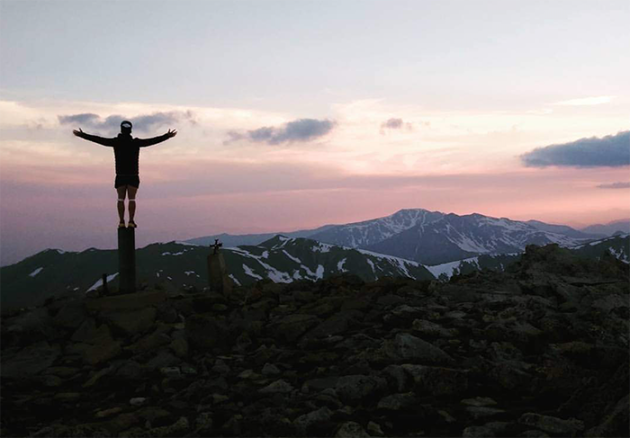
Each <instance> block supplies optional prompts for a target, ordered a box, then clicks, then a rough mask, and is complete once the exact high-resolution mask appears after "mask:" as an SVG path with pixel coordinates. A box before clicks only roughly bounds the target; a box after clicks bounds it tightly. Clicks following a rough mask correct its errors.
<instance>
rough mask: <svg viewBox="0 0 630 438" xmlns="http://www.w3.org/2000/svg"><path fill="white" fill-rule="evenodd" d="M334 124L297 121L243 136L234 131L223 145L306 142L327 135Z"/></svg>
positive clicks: (313, 120) (249, 132) (264, 128)
mask: <svg viewBox="0 0 630 438" xmlns="http://www.w3.org/2000/svg"><path fill="white" fill-rule="evenodd" d="M334 126H335V122H333V121H330V120H316V119H298V120H294V121H293V122H289V123H286V124H284V125H282V126H281V127H271V126H264V127H262V128H258V129H254V130H251V131H247V132H245V133H244V134H243V133H240V132H236V131H230V132H228V136H229V137H230V139H229V140H227V141H226V142H225V143H231V142H233V141H237V140H243V139H245V140H250V141H253V142H256V143H267V144H271V145H276V144H280V143H294V142H307V141H311V140H314V139H316V138H319V137H323V136H324V135H326V134H328V133H329V132H330V131H331V130H332V129H333V127H334Z"/></svg>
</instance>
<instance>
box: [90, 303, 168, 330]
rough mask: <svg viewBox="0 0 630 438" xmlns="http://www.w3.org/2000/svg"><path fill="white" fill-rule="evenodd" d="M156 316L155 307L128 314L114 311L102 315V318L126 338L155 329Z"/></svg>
mask: <svg viewBox="0 0 630 438" xmlns="http://www.w3.org/2000/svg"><path fill="white" fill-rule="evenodd" d="M156 316H157V310H156V309H155V308H154V307H147V308H145V309H140V310H131V311H126V312H120V311H113V312H107V313H102V314H101V318H103V319H104V320H106V321H108V322H109V323H110V324H111V326H112V328H113V329H115V330H118V331H120V332H121V333H122V334H124V335H126V336H130V335H134V334H137V333H143V332H145V331H147V330H149V329H150V328H151V327H153V323H154V322H155V317H156Z"/></svg>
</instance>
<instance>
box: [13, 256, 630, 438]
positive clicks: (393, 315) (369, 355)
mask: <svg viewBox="0 0 630 438" xmlns="http://www.w3.org/2000/svg"><path fill="white" fill-rule="evenodd" d="M629 293H630V278H629V269H628V265H627V264H624V263H622V262H620V261H618V260H616V259H615V258H612V257H611V258H605V259H603V260H601V261H587V260H580V259H576V258H575V257H574V256H571V255H570V254H569V253H567V252H566V251H564V250H562V249H560V248H558V247H557V246H554V245H550V246H547V247H543V248H539V247H535V246H530V247H528V249H527V252H526V254H525V255H524V256H523V259H522V261H521V262H520V263H519V264H517V265H514V266H513V267H512V268H511V269H510V271H509V272H506V273H502V274H496V273H476V274H471V275H468V276H460V277H456V278H453V279H452V280H451V281H450V282H449V283H437V282H433V281H425V282H421V281H415V280H410V279H404V278H382V279H380V280H379V281H376V282H370V283H365V282H363V281H361V280H360V279H358V278H356V277H352V276H341V277H336V278H332V279H328V280H325V281H318V282H316V283H311V282H295V283H291V284H282V285H281V284H274V283H271V282H259V283H258V284H257V285H255V286H254V287H249V288H240V289H239V288H237V289H236V290H234V291H233V293H232V294H231V295H230V296H227V297H224V296H221V295H218V294H213V293H209V292H206V293H203V292H199V293H193V292H190V291H188V292H183V293H181V294H179V295H176V296H168V295H167V294H166V292H165V291H162V290H156V289H153V288H150V287H146V288H145V289H144V290H142V291H140V292H138V293H136V294H129V295H115V296H108V297H86V298H85V299H83V300H69V299H56V300H54V299H53V300H48V301H47V303H46V305H45V306H42V307H39V308H34V309H26V310H24V311H21V312H19V313H17V314H14V315H8V316H7V315H5V316H4V317H3V319H2V369H1V374H2V394H1V407H2V417H1V435H2V436H38V437H43V436H129V437H134V436H138V437H139V436H158V437H166V436H336V437H368V436H375V437H379V436H464V437H493V436H496V437H502V436H504V437H508V436H509V437H515V436H521V437H546V436H550V437H555V436H628V432H629V431H628V412H629V409H630V407H629V405H628V393H629V389H628V388H629V386H628V385H629V382H628V370H629V365H628V338H629V335H628V330H629V322H628V317H629V303H628V298H629Z"/></svg>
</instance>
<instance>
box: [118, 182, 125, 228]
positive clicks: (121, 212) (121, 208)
mask: <svg viewBox="0 0 630 438" xmlns="http://www.w3.org/2000/svg"><path fill="white" fill-rule="evenodd" d="M116 191H117V192H118V217H119V218H120V222H122V223H124V222H125V193H126V192H127V186H120V187H117V188H116Z"/></svg>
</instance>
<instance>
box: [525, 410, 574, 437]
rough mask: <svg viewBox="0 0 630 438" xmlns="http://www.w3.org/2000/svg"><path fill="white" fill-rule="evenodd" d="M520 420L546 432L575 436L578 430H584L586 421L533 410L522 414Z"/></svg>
mask: <svg viewBox="0 0 630 438" xmlns="http://www.w3.org/2000/svg"><path fill="white" fill-rule="evenodd" d="M518 422H519V423H521V424H525V425H527V426H532V427H535V428H537V429H540V430H542V431H545V432H549V433H553V434H563V435H565V436H575V434H576V433H577V432H579V431H582V430H584V422H582V421H580V420H576V419H575V418H570V419H568V420H563V419H561V418H557V417H551V416H548V415H540V414H536V413H533V412H528V413H526V414H523V415H521V418H519V420H518Z"/></svg>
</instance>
